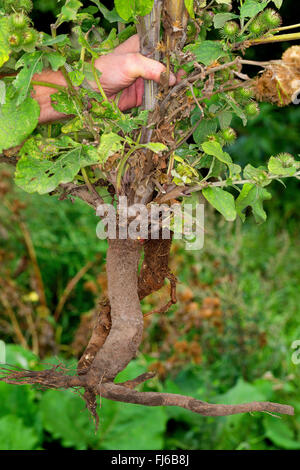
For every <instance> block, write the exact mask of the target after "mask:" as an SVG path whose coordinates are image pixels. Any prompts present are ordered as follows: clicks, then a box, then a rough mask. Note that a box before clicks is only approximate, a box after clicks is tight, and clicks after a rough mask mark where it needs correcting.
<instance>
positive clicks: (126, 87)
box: [33, 34, 184, 124]
mask: <svg viewBox="0 0 300 470" xmlns="http://www.w3.org/2000/svg"><path fill="white" fill-rule="evenodd" d="M139 49H140V45H139V38H138V35H137V34H136V35H134V36H132V37H130V38H129V39H127V41H125V42H124V43H122V44H120V45H119V46H118V47H116V49H114V51H113V52H111V53H110V54H107V55H104V56H101V57H99V58H98V59H97V60H96V62H95V65H96V68H97V69H98V70H99V71H100V72H101V74H102V75H101V77H100V83H101V85H102V87H103V89H104V91H105V93H106V95H107V97H108V98H109V99H110V100H113V99H114V98H115V97H116V95H117V94H118V93H119V92H120V91H122V93H121V96H120V100H119V108H120V109H121V110H122V111H126V110H127V109H130V108H133V107H135V106H140V105H141V104H142V100H143V94H144V80H154V81H155V82H157V83H159V80H160V75H161V73H162V72H164V71H165V70H166V68H165V66H164V65H163V64H161V63H160V62H157V61H156V60H153V59H149V58H147V57H145V56H143V55H142V54H140V53H139ZM183 73H184V71H180V72H179V73H178V74H177V76H176V77H175V75H173V74H172V73H171V74H170V82H169V84H170V86H173V85H175V83H176V82H177V81H179V80H180V78H181V76H182V74H183ZM33 79H34V80H38V81H44V82H49V83H55V84H57V85H63V86H66V81H65V79H64V77H63V75H62V73H61V72H60V71H58V72H53V71H51V70H46V71H43V72H42V73H41V74H36V75H34V77H33ZM90 84H91V86H92V87H93V88H94V89H95V90H97V85H96V83H94V82H90ZM56 92H57V90H56V89H54V88H46V87H43V86H37V85H35V86H34V92H33V97H34V98H35V99H36V100H37V101H38V103H39V105H40V108H41V113H40V118H39V122H40V123H41V124H43V123H45V122H51V121H55V120H57V119H61V118H63V117H65V116H66V115H64V114H61V113H59V112H57V111H55V110H54V109H53V108H52V106H51V98H50V96H51V95H52V94H53V93H56Z"/></svg>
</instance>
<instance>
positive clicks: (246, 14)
mask: <svg viewBox="0 0 300 470" xmlns="http://www.w3.org/2000/svg"><path fill="white" fill-rule="evenodd" d="M267 4H268V2H262V3H258V2H257V1H256V0H245V2H244V3H243V5H242V6H241V9H240V16H241V18H252V17H253V16H255V15H257V14H258V13H260V12H261V11H262V10H264V9H265V8H266V6H267Z"/></svg>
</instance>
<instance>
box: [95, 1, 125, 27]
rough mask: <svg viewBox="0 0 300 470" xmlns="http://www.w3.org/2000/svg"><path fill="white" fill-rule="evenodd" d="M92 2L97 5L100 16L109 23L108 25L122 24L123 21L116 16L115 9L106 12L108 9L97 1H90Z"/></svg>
mask: <svg viewBox="0 0 300 470" xmlns="http://www.w3.org/2000/svg"><path fill="white" fill-rule="evenodd" d="M92 2H93V3H95V4H96V5H97V7H98V8H99V10H100V11H101V13H102V15H103V16H104V18H105V19H106V20H107V21H109V23H117V22H119V21H120V22H121V23H123V21H124V20H123V19H122V18H121V17H120V16H119V15H118V14H117V12H116V9H115V8H114V9H113V10H108V8H106V6H104V5H103V4H102V3H101V2H99V0H92Z"/></svg>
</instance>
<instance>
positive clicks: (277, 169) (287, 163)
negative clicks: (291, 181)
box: [268, 154, 298, 176]
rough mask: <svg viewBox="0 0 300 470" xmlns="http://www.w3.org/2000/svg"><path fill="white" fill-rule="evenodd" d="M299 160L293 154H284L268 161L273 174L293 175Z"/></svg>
mask: <svg viewBox="0 0 300 470" xmlns="http://www.w3.org/2000/svg"><path fill="white" fill-rule="evenodd" d="M297 166H298V165H297V162H296V161H295V159H294V158H293V157H292V156H291V155H287V154H282V155H278V156H277V157H271V158H270V160H269V162H268V170H269V172H270V173H273V175H280V176H292V175H294V174H295V173H296V171H297Z"/></svg>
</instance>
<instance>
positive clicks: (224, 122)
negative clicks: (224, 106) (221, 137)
mask: <svg viewBox="0 0 300 470" xmlns="http://www.w3.org/2000/svg"><path fill="white" fill-rule="evenodd" d="M218 119H219V123H220V127H221V129H226V127H229V126H230V124H231V121H232V112H230V111H222V112H221V113H220V114H218Z"/></svg>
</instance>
